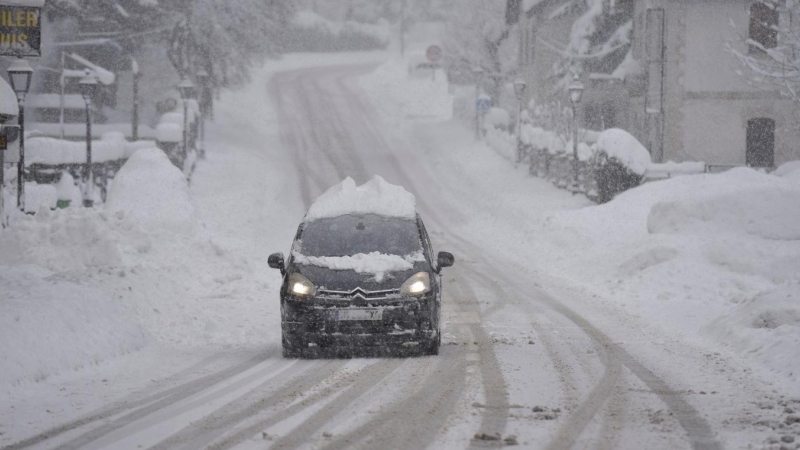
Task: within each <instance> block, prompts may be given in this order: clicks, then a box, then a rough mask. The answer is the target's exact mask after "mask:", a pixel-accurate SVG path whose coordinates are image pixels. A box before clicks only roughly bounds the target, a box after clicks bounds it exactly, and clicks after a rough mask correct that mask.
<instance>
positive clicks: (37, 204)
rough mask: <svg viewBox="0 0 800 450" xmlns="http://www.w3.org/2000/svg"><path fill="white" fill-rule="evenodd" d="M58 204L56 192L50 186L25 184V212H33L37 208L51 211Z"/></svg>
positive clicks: (54, 188)
mask: <svg viewBox="0 0 800 450" xmlns="http://www.w3.org/2000/svg"><path fill="white" fill-rule="evenodd" d="M57 202H58V190H57V189H56V187H55V186H53V185H50V184H38V183H25V211H26V212H33V213H35V212H36V211H38V210H39V208H42V207H43V208H46V209H53V208H55V207H56V203H57Z"/></svg>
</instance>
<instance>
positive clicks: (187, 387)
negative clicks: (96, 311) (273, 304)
mask: <svg viewBox="0 0 800 450" xmlns="http://www.w3.org/2000/svg"><path fill="white" fill-rule="evenodd" d="M274 353H276V351H275V350H273V351H272V352H264V353H261V354H259V355H258V356H256V357H253V358H250V359H248V360H246V361H244V362H242V363H239V364H237V365H235V366H233V367H230V368H227V369H224V370H220V371H218V372H215V373H213V374H210V375H206V376H204V377H201V378H198V379H195V380H192V381H190V382H188V383H184V384H182V385H179V386H176V387H173V388H170V389H167V390H165V391H162V392H158V393H155V394H150V395H147V396H145V397H143V398H140V399H133V398H129V399H125V400H121V401H119V402H116V403H114V404H112V405H111V406H109V407H106V408H102V409H100V410H99V411H97V412H95V413H92V414H89V415H88V416H85V417H81V418H79V419H76V420H73V421H70V422H67V423H65V424H63V425H59V426H57V427H54V428H51V429H49V430H47V431H44V432H42V433H39V434H37V435H35V436H31V437H29V438H27V439H23V440H21V441H18V442H16V443H13V444H10V445H7V446H5V447H2V449H0V450H18V449H23V448H27V447H31V446H33V445H36V444H39V443H42V442H45V441H47V440H50V439H53V438H55V437H57V436H60V435H62V434H64V433H67V432H69V431H74V430H77V429H80V428H83V427H86V426H89V425H92V424H94V423H95V422H99V421H101V420H104V419H109V418H111V417H114V416H117V415H119V414H124V413H125V411H131V412H129V413H128V414H126V415H124V416H123V418H124V417H130V418H132V417H136V415H138V414H142V413H143V412H146V411H155V410H158V409H160V408H161V407H164V406H168V405H171V404H173V403H176V402H178V401H180V400H183V399H184V398H187V397H190V396H192V395H194V394H196V393H198V392H201V391H202V390H204V389H206V388H208V387H210V386H213V385H215V384H217V383H219V382H221V381H223V380H225V379H228V378H230V377H233V376H235V375H236V374H238V373H240V372H243V371H245V370H248V369H250V368H252V367H254V366H256V365H257V364H259V363H261V362H263V361H264V360H265V359H267V358H269V357H270V356H271V355H272V354H274ZM221 356H222V355H213V356H211V357H209V358H206V359H205V360H203V361H200V362H199V363H198V364H196V365H194V366H191V367H189V368H187V369H184V370H182V371H180V372H178V373H176V374H174V375H171V376H169V377H167V378H166V379H164V380H162V381H161V382H159V384H162V383H171V382H173V381H177V380H180V379H182V378H184V377H185V376H186V375H189V374H191V373H193V372H195V371H197V370H200V369H202V368H203V367H206V366H208V365H210V364H211V363H212V362H213V361H214V360H216V359H218V358H220V357H221ZM138 395H139V394H133V396H131V397H135V396H138ZM139 408H141V409H139Z"/></svg>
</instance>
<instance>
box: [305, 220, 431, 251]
mask: <svg viewBox="0 0 800 450" xmlns="http://www.w3.org/2000/svg"><path fill="white" fill-rule="evenodd" d="M420 249H421V245H420V237H419V231H418V230H417V224H416V222H414V221H412V220H405V219H396V218H386V217H381V216H377V215H371V214H370V215H361V216H354V215H344V216H339V217H334V218H326V219H319V220H315V221H313V222H310V223H308V224H307V225H306V226H305V228H304V229H303V231H302V233H301V235H300V253H302V254H303V255H306V256H348V255H356V254H359V253H372V252H379V253H383V254H388V255H408V254H411V253H414V252H418V251H420Z"/></svg>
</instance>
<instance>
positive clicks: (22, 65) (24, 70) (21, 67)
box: [8, 58, 33, 212]
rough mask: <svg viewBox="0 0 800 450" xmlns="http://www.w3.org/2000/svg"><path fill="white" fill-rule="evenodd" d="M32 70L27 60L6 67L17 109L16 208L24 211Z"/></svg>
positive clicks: (20, 59)
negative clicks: (27, 98) (27, 110)
mask: <svg viewBox="0 0 800 450" xmlns="http://www.w3.org/2000/svg"><path fill="white" fill-rule="evenodd" d="M32 78H33V69H32V68H31V65H30V64H29V63H28V60H26V59H23V58H18V59H15V60H14V62H12V63H11V65H10V66H9V67H8V79H9V81H11V89H12V90H13V91H14V93H15V94H16V95H17V107H19V120H18V123H19V163H18V164H17V208H19V209H20V210H21V211H23V212H24V211H25V94H27V93H28V91H29V90H30V88H31V79H32Z"/></svg>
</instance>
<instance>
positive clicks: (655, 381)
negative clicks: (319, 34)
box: [353, 96, 721, 450]
mask: <svg viewBox="0 0 800 450" xmlns="http://www.w3.org/2000/svg"><path fill="white" fill-rule="evenodd" d="M353 97H354V98H358V97H357V96H353ZM364 108H366V107H364ZM363 117H365V119H367V120H365V122H371V121H372V120H374V115H369V114H366V113H365V114H363ZM384 142H385V141H384ZM388 148H391V147H389V146H387V149H388ZM395 167H396V168H397V170H398V172H400V173H401V174H402V177H403V178H404V179H405V180H406V181H408V182H409V183H408V184H407V185H408V186H413V185H414V183H413V182H412V180H411V179H410V177H408V175H407V174H405V173H404V172H403V167H402V165H400V164H399V162H397V164H395ZM417 192H421V191H417ZM420 200H422V202H421V203H425V198H424V197H420V196H418V202H420ZM444 203H445V204H446V203H447V202H446V201H445V202H444ZM425 209H426V210H427V211H428V212H429V213H430V214H431V216H433V217H435V219H434V220H435V221H436V222H438V223H439V225H440V227H441V229H442V230H447V229H448V227H447V222H446V221H443V220H442V219H441V218H440V217H439V215H438V214H437V209H434V208H430V207H426V208H425ZM449 235H450V236H452V237H453V238H454V239H456V240H458V241H460V242H461V243H462V244H463V245H465V246H466V248H468V249H469V251H468V252H467V254H473V255H479V254H483V253H484V252H482V251H481V250H480V249H479V248H477V246H475V245H474V244H472V243H471V242H469V241H468V240H466V239H464V238H463V237H461V236H459V235H458V234H456V233H452V232H451V233H449ZM496 262H497V263H498V264H495V265H494V266H493V267H491V268H488V269H490V270H489V271H490V272H493V275H495V276H496V277H497V278H499V279H504V281H507V282H508V281H510V278H512V277H510V276H508V274H509V273H514V272H516V270H512V269H513V265H511V268H509V267H508V264H503V263H502V262H501V261H496ZM501 264H502V265H504V266H506V267H503V269H505V270H501V267H499V266H500V265H501ZM509 270H512V271H511V272H509ZM523 279H524V278H523ZM509 285H511V286H517V289H518V292H534V293H536V294H537V295H535V296H533V297H534V301H536V300H538V301H540V302H542V303H544V304H545V305H547V306H548V307H549V308H550V309H552V310H554V311H555V312H557V313H559V314H561V315H562V316H564V317H566V318H567V319H568V320H570V321H571V322H573V323H575V324H576V325H577V326H578V327H580V328H582V329H583V331H584V332H586V334H587V335H589V336H590V337H591V338H592V339H593V340H594V341H595V343H596V345H597V346H598V348H600V349H602V358H603V359H604V362H605V363H606V370H605V372H604V375H603V377H602V378H601V379H600V381H599V382H598V384H597V385H596V386H595V388H594V389H593V390H592V391H591V392H590V394H589V396H588V398H587V399H586V400H585V401H584V402H583V403H582V404H581V405H580V406H579V407H578V409H577V410H575V411H574V412H573V413H572V415H571V416H570V420H569V421H568V422H569V426H570V427H572V428H569V427H567V426H563V427H562V429H561V430H560V431H559V433H558V435H557V438H556V440H554V441H553V442H552V443H551V445H550V446H549V447H548V448H565V445H564V444H567V443H568V444H569V446H570V447H571V446H572V445H573V444H574V442H575V440H576V439H577V438H578V436H580V433H581V432H582V431H583V429H584V428H585V426H586V425H587V424H588V422H589V420H591V418H592V417H593V416H594V415H595V414H596V413H597V412H598V411H599V409H600V408H601V407H602V406H603V403H604V402H605V400H606V399H607V398H608V396H609V395H611V394H612V393H613V388H614V385H615V383H616V380H617V379H618V378H619V377H620V374H621V372H622V366H623V365H624V366H625V367H627V368H628V369H629V370H630V371H631V372H632V373H633V374H634V375H636V377H637V378H639V379H640V380H641V381H643V382H644V383H645V384H646V385H647V386H648V387H649V388H650V389H651V390H653V391H654V392H656V393H660V392H673V391H674V390H673V389H671V388H670V386H669V384H668V383H666V382H665V381H664V380H662V379H661V378H660V377H658V376H657V375H656V374H655V373H654V372H652V371H651V370H650V369H648V368H647V367H645V366H644V365H643V364H641V363H640V362H639V361H638V360H637V359H635V358H634V357H633V356H631V355H630V354H629V353H627V352H626V351H625V350H623V349H622V348H621V347H619V346H617V345H616V344H614V343H613V342H612V341H611V340H610V339H609V338H608V337H607V336H606V335H605V334H604V333H602V332H601V331H600V330H599V329H597V328H595V327H594V326H592V325H591V324H590V323H589V322H588V321H587V320H586V319H585V318H583V317H582V316H581V315H579V314H577V313H576V312H574V311H573V310H571V309H569V308H568V307H566V306H565V305H564V304H562V303H561V302H559V301H558V300H556V299H555V298H553V297H551V296H549V295H547V294H546V293H544V291H542V290H541V289H539V288H538V287H534V288H533V289H530V286H526V287H522V286H520V285H519V284H517V283H510V284H509ZM658 396H659V398H660V400H661V401H663V402H664V403H666V404H667V406H668V408H669V409H670V410H671V411H672V412H673V414H675V416H676V418H677V419H678V422H679V424H680V426H681V427H682V428H683V429H684V431H685V432H686V433H687V435H688V439H689V442H690V444H691V446H692V448H694V449H703V450H705V449H714V450H716V449H719V448H721V445H720V444H719V442H717V441H716V439H715V438H714V433H713V432H712V430H711V427H710V426H709V424H708V422H706V420H705V419H703V418H702V417H701V416H700V414H699V412H698V411H697V410H696V409H695V408H694V407H693V406H691V404H689V403H688V402H687V401H686V400H685V399H684V398H683V397H682V396H679V395H669V396H666V395H662V394H658ZM576 427H577V428H576ZM559 441H560V442H559Z"/></svg>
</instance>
